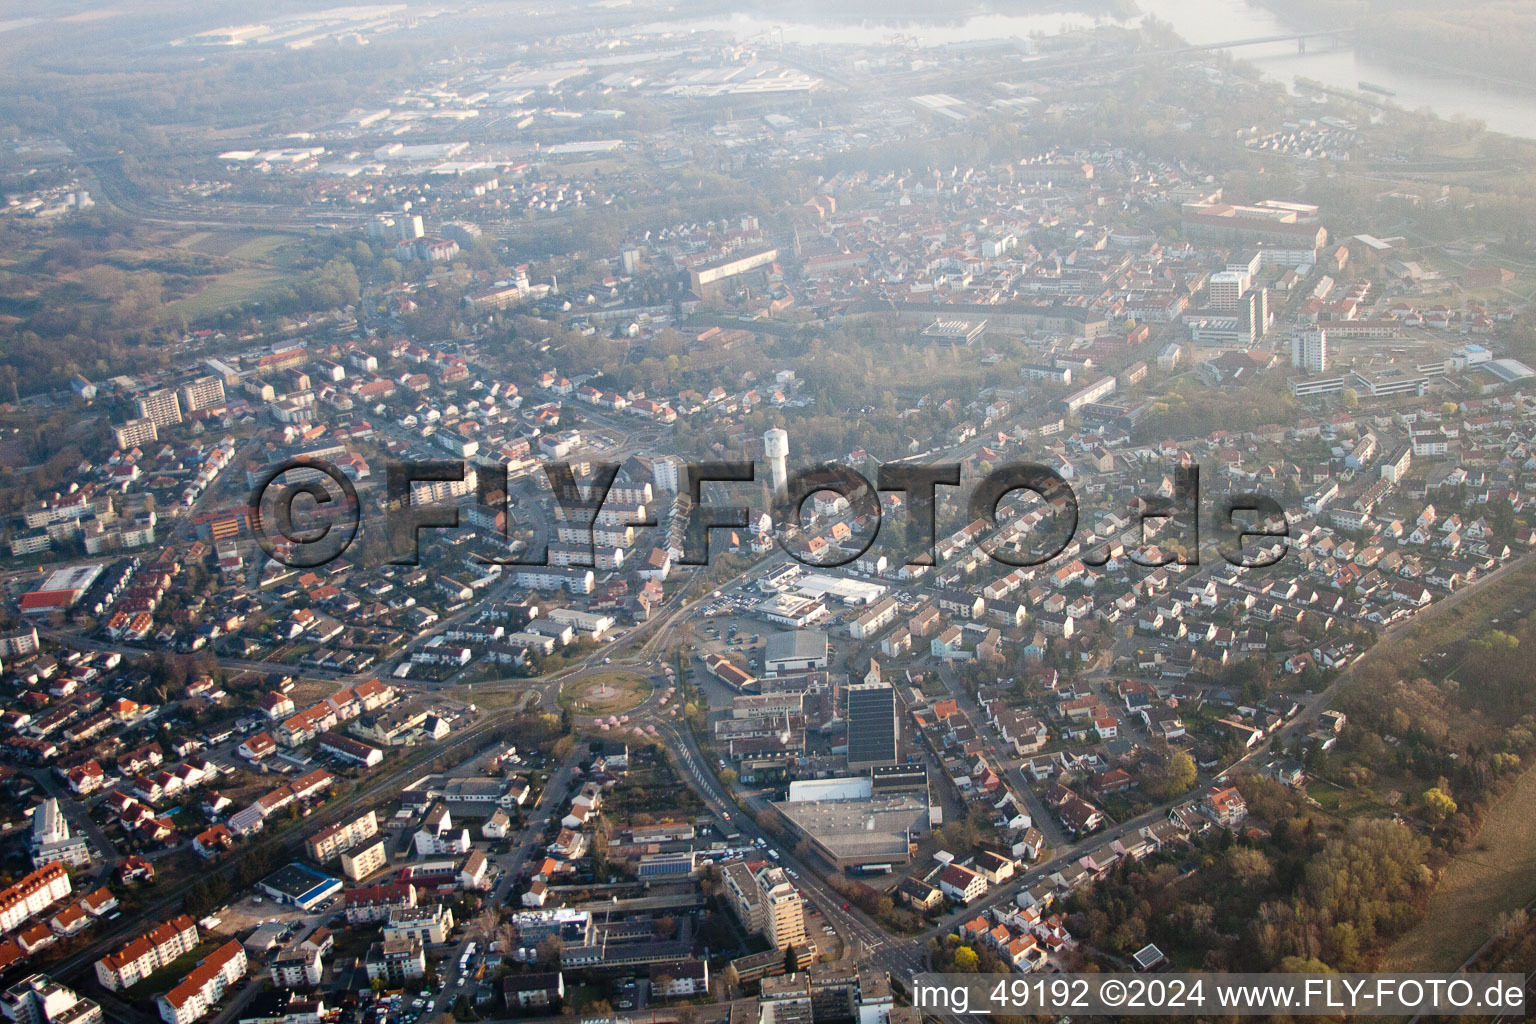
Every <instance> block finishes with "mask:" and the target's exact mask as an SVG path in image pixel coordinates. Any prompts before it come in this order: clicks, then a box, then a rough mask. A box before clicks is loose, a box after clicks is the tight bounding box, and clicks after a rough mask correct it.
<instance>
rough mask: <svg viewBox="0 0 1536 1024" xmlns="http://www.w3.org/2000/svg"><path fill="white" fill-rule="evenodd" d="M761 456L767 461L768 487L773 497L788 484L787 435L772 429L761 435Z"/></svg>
mask: <svg viewBox="0 0 1536 1024" xmlns="http://www.w3.org/2000/svg"><path fill="white" fill-rule="evenodd" d="M763 455H764V456H765V457H766V458H767V459H768V486H769V487H770V488H771V489H772V491H773V493H774V494H775V495H778V494H781V493H783V491H784V488H785V487H786V486H787V485H788V483H789V469H788V462H787V460H788V459H789V434H787V433H785V432H784V431H783V430H782V429H780V428H779V427H774V428H773V429H772V430H770V431H768V432H767V433H765V434H764V435H763Z"/></svg>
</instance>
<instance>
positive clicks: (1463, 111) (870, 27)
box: [648, 0, 1536, 139]
mask: <svg viewBox="0 0 1536 1024" xmlns="http://www.w3.org/2000/svg"><path fill="white" fill-rule="evenodd" d="M1137 4H1138V6H1139V7H1140V8H1141V11H1142V17H1146V16H1151V17H1154V18H1156V19H1158V20H1159V21H1162V22H1165V23H1167V24H1168V25H1170V26H1172V28H1173V30H1174V31H1175V32H1177V33H1178V34H1179V35H1180V36H1181V37H1182V38H1183V39H1185V40H1186V41H1188V42H1190V43H1192V44H1195V45H1200V44H1204V43H1218V42H1222V41H1225V40H1228V39H1252V38H1255V37H1261V36H1269V35H1278V34H1281V33H1284V32H1294V31H1297V30H1298V29H1304V28H1306V27H1307V26H1306V25H1304V24H1296V23H1287V22H1284V21H1282V20H1281V19H1280V18H1279V17H1278V16H1277V15H1276V14H1275V13H1274V12H1273V11H1271V10H1269V9H1268V8H1266V7H1261V6H1258V5H1257V4H1251V3H1248V2H1246V0H1137ZM1137 20H1139V19H1137ZM1116 24H1118V25H1126V24H1130V23H1129V22H1125V21H1121V20H1118V19H1114V18H1107V17H1098V18H1096V17H1094V16H1092V15H1088V14H1083V13H1074V12H1065V11H1056V12H1050V13H1038V14H1022V15H1021V14H1003V13H977V14H974V15H967V16H963V17H959V18H951V19H947V20H939V19H907V18H899V19H891V20H882V21H873V20H865V21H853V20H842V19H839V18H837V17H836V16H834V15H830V14H829V15H828V16H827V17H825V18H821V19H815V20H812V19H808V18H796V19H793V20H785V21H778V20H774V19H770V18H763V17H759V16H756V15H747V14H734V15H730V16H722V17H719V18H710V19H702V20H698V19H690V20H688V21H686V22H679V23H676V24H671V25H667V26H665V27H668V28H673V29H676V28H687V29H691V30H694V31H717V32H729V33H731V34H732V35H734V36H735V37H736V38H738V39H750V38H754V37H759V36H764V35H766V34H768V33H769V32H772V33H774V36H775V37H776V38H777V37H779V36H782V38H783V41H784V42H786V43H798V44H816V43H822V44H826V43H834V44H844V45H849V46H873V45H879V44H880V43H882V42H885V41H887V40H889V39H890V38H891V37H892V36H895V35H900V36H904V37H907V38H909V39H914V40H916V41H917V42H918V43H920V44H921V45H925V46H942V45H953V44H960V43H971V42H980V41H983V40H989V39H1027V38H1030V37H1036V36H1042V35H1044V36H1050V35H1057V34H1060V33H1062V32H1068V31H1074V30H1079V29H1084V28H1090V27H1093V26H1094V25H1116ZM648 27H649V28H656V27H660V26H648ZM1310 45H1311V49H1310V51H1309V52H1307V53H1298V52H1297V48H1296V44H1295V43H1273V44H1266V45H1260V46H1245V47H1241V48H1239V49H1237V50H1234V51H1232V52H1233V55H1234V56H1237V57H1240V58H1242V59H1244V60H1248V61H1251V62H1252V63H1253V64H1254V65H1255V66H1256V67H1258V68H1259V69H1260V70H1261V71H1263V72H1264V73H1265V74H1266V75H1268V76H1270V77H1271V78H1274V79H1276V80H1278V81H1280V82H1282V83H1284V84H1285V85H1286V86H1287V87H1290V86H1292V84H1293V82H1294V80H1295V79H1296V78H1297V77H1298V76H1299V77H1302V78H1310V79H1313V80H1314V81H1318V82H1322V83H1324V84H1325V85H1329V86H1332V87H1334V88H1338V89H1348V90H1351V91H1356V90H1358V87H1359V83H1360V82H1362V81H1365V82H1372V83H1374V84H1376V85H1379V86H1383V87H1385V88H1387V89H1390V90H1392V91H1393V92H1394V93H1395V95H1393V96H1391V97H1390V99H1391V101H1392V102H1393V103H1396V104H1398V105H1399V106H1402V107H1404V108H1407V109H1409V110H1418V109H1420V108H1423V107H1428V108H1429V109H1430V110H1433V111H1434V112H1435V113H1436V114H1439V115H1440V116H1441V117H1446V118H1449V117H1455V116H1458V115H1460V116H1463V117H1470V118H1476V119H1478V120H1480V121H1482V122H1483V123H1484V124H1486V125H1487V126H1488V127H1489V128H1490V129H1491V130H1493V131H1497V132H1504V133H1505V134H1508V135H1514V136H1518V137H1520V138H1526V139H1536V103H1533V102H1532V96H1531V94H1530V93H1523V92H1514V91H1506V90H1503V89H1499V88H1496V87H1483V86H1479V85H1477V84H1475V83H1473V82H1471V81H1469V80H1466V79H1461V78H1456V77H1451V76H1444V75H1437V74H1434V73H1432V72H1428V71H1425V70H1422V69H1419V68H1415V67H1413V66H1412V65H1409V64H1405V63H1395V62H1392V61H1390V60H1387V59H1383V58H1380V57H1372V56H1365V55H1362V54H1359V53H1356V52H1355V50H1354V49H1353V47H1350V46H1343V47H1336V48H1331V49H1329V48H1324V49H1319V46H1320V45H1321V46H1324V47H1326V46H1327V44H1318V43H1316V42H1314V43H1312V44H1310ZM1373 98H1380V97H1373Z"/></svg>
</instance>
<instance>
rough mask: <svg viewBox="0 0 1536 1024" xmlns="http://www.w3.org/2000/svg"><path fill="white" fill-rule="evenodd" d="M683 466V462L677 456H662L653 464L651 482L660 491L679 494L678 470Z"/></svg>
mask: <svg viewBox="0 0 1536 1024" xmlns="http://www.w3.org/2000/svg"><path fill="white" fill-rule="evenodd" d="M682 464H683V463H682V460H681V459H679V458H678V457H677V456H675V455H662V456H659V457H658V458H656V459H654V460H653V461H652V462H651V482H652V483H654V484H655V485H656V489H657V490H658V491H666V492H667V493H668V494H676V493H677V488H678V469H679V467H681V466H682Z"/></svg>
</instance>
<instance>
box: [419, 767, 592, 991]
mask: <svg viewBox="0 0 1536 1024" xmlns="http://www.w3.org/2000/svg"><path fill="white" fill-rule="evenodd" d="M582 749H583V748H582V747H580V746H578V747H577V748H576V749H575V750H573V751H571V753H570V755H569V756H567V757H566V759H565V760H564V761H563V762H562V763H561V764H560V766H559V767H558V768H557V769H555V771H553V772H551V773H550V776H549V779H548V780H547V781H546V782H545V783H544V788H543V790H542V791H540V793H539V799H538V800H537V801H536V802H535V803H534V805H533V806H532V807H528V808H525V809H524V811H523V814H524V821H525V824H524V826H523V828H522V830H521V831H519V832H518V833H517V834H516V835H515V836H508V837H507V841H508V843H509V844H510V848H509V850H508V852H507V853H504V854H498V855H497V856H495V857H493V858H492V863H494V864H495V865H496V867H497V868H498V869H499V870H500V874H499V875H498V876H497V878H496V882H495V885H494V887H493V888H492V889H491V892H490V893H489V894H487V896H486V899H485V904H484V906H483V908H482V909H481V911H480V915H479V916H478V917H477V918H476V919H475V920H474V921H472V922H470V924H469V925H468V927H466V928H465V929H464V935H463V937H462V938H460V939H459V941H458V942H457V943H456V944H454V946H453V948H452V949H451V950H448V951H447V952H445V953H444V955H443V960H442V964H441V966H440V968H439V971H438V974H439V976H440V977H441V978H442V982H443V986H442V990H441V991H439V992H437V993H435V994H434V995H433V996H432V999H431V1002H430V1003H429V1004H428V1005H427V1007H426V1008H425V1009H424V1010H422V1014H421V1016H422V1019H427V1018H429V1017H430V1016H431V1015H432V1014H434V1013H448V1012H451V1011H452V1009H453V1004H454V1002H455V1001H456V1000H457V999H458V998H459V996H470V997H471V998H473V996H474V991H473V990H472V989H471V988H470V980H472V979H465V978H464V977H463V976H462V975H461V974H460V972H459V959H460V958H461V957H462V956H463V955H464V953H465V951H466V950H467V949H468V948H469V944H470V942H476V943H478V948H479V950H480V951H481V952H482V953H483V952H484V951H485V949H486V947H487V946H488V945H489V943H490V939H491V935H492V933H493V931H494V928H495V925H496V923H497V922H498V921H500V919H501V908H502V907H504V906H505V905H506V903H507V896H508V894H509V893H510V892H511V891H512V886H513V884H514V883H515V882H516V881H517V877H518V875H519V874H521V873H522V870H523V868H524V866H525V865H526V864H527V862H528V859H529V851H531V850H532V849H533V846H534V844H535V843H537V842H538V841H539V840H540V839H541V838H542V836H543V832H544V828H545V826H546V825H547V824H548V823H549V818H550V815H551V814H553V813H554V812H555V810H556V809H557V808H559V806H560V804H561V803H562V802H563V801H564V800H565V798H566V796H567V795H569V792H570V788H571V779H572V778H573V777H574V775H575V772H576V764H577V762H578V761H580V760H581V755H582ZM473 970H474V964H470V971H471V973H473Z"/></svg>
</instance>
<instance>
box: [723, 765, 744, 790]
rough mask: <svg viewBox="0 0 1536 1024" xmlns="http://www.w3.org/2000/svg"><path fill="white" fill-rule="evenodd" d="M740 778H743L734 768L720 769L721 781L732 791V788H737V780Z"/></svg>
mask: <svg viewBox="0 0 1536 1024" xmlns="http://www.w3.org/2000/svg"><path fill="white" fill-rule="evenodd" d="M740 777H741V776H739V775H737V774H736V769H734V768H722V769H720V781H721V782H722V783H724V784H725V788H726V789H730V788H731V787H733V786H735V785H736V780H737V779H739V778H740Z"/></svg>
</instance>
